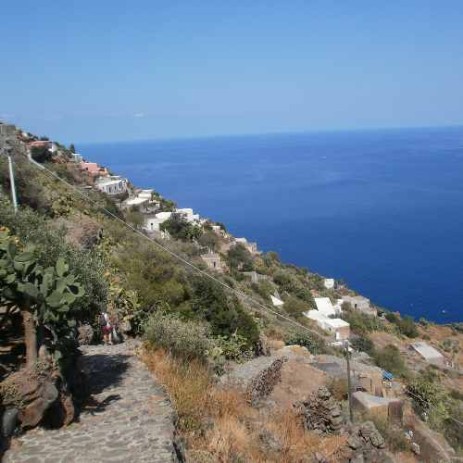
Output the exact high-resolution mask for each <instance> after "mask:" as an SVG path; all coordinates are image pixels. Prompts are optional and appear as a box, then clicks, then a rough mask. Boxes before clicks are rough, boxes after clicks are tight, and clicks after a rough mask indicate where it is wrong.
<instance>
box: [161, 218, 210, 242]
mask: <svg viewBox="0 0 463 463" xmlns="http://www.w3.org/2000/svg"><path fill="white" fill-rule="evenodd" d="M159 228H160V229H161V230H163V231H167V232H168V233H169V235H170V236H171V237H172V238H174V239H176V240H182V241H193V240H197V239H198V238H199V237H200V236H201V234H202V230H201V227H200V226H198V225H195V224H192V223H189V222H188V221H187V220H186V219H185V218H184V217H183V216H182V215H181V214H176V213H174V214H172V215H171V217H170V219H168V220H166V221H165V222H163V223H162V224H161V225H160V226H159Z"/></svg>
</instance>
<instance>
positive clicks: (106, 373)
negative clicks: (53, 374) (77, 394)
mask: <svg viewBox="0 0 463 463" xmlns="http://www.w3.org/2000/svg"><path fill="white" fill-rule="evenodd" d="M128 359H129V356H128V355H125V354H94V355H89V356H85V357H84V365H83V368H84V371H85V374H86V376H87V381H88V393H89V396H88V398H87V400H85V402H84V403H83V405H82V406H81V409H80V413H79V415H80V414H82V413H85V412H87V413H90V414H92V415H93V414H97V413H101V412H103V411H104V410H105V409H106V407H107V406H108V405H110V404H111V403H113V402H115V401H118V400H120V399H121V396H120V395H119V394H109V395H107V396H106V397H104V398H101V397H99V398H97V397H95V396H97V395H101V394H103V393H104V392H105V391H106V390H108V392H111V390H112V389H113V388H115V387H117V386H118V385H120V384H121V382H122V380H123V376H124V373H125V372H126V371H127V369H128V367H129V362H128Z"/></svg>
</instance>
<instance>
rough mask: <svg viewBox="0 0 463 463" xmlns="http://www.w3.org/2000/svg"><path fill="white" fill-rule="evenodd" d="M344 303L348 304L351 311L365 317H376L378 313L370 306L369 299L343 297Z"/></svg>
mask: <svg viewBox="0 0 463 463" xmlns="http://www.w3.org/2000/svg"><path fill="white" fill-rule="evenodd" d="M343 300H344V302H348V303H349V304H350V305H351V307H352V308H353V309H356V310H360V312H363V313H366V314H367V315H374V316H376V315H378V311H377V310H376V309H375V308H374V307H373V306H372V305H371V302H370V299H368V298H366V297H364V296H343Z"/></svg>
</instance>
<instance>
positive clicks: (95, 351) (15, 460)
mask: <svg viewBox="0 0 463 463" xmlns="http://www.w3.org/2000/svg"><path fill="white" fill-rule="evenodd" d="M134 348H135V345H134V344H131V343H124V344H118V345H114V346H102V345H99V346H84V347H83V348H82V349H83V351H84V354H85V355H84V356H83V364H84V369H85V370H86V373H87V375H88V378H89V382H90V392H91V393H92V398H93V400H92V401H91V402H90V403H89V404H87V406H86V407H85V409H84V410H83V411H82V413H81V415H80V418H79V422H77V423H73V424H71V425H70V426H67V427H65V428H61V429H58V430H46V429H43V428H40V429H34V430H32V431H30V432H28V433H27V434H25V435H23V436H22V437H20V438H18V439H16V440H15V441H14V442H13V444H12V446H11V448H10V450H8V451H7V452H6V454H5V455H4V459H3V462H4V463H48V462H53V463H60V462H63V463H64V462H66V463H87V462H102V463H104V462H111V463H118V462H128V461H131V462H134V463H135V462H136V463H143V462H150V463H172V462H178V461H179V460H178V457H177V455H176V452H175V444H174V441H175V426H174V422H175V413H174V411H173V408H172V405H171V403H170V401H169V398H168V397H167V395H166V393H165V391H164V390H163V389H162V387H161V386H160V385H159V384H157V383H156V382H155V379H154V378H153V376H152V375H151V373H150V372H149V371H148V369H147V368H146V367H145V365H144V364H143V363H142V362H141V361H140V360H139V359H138V358H137V357H136V356H135V355H134Z"/></svg>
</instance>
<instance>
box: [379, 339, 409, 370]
mask: <svg viewBox="0 0 463 463" xmlns="http://www.w3.org/2000/svg"><path fill="white" fill-rule="evenodd" d="M373 358H374V360H375V362H376V364H377V365H378V366H379V367H380V368H382V369H383V370H386V371H390V372H391V373H394V374H395V375H397V376H407V375H408V374H409V372H408V369H407V367H406V366H405V362H404V360H403V357H402V354H401V353H400V351H399V349H398V348H397V347H396V346H393V345H392V344H389V345H387V346H386V347H384V349H379V350H375V351H374V354H373Z"/></svg>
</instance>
